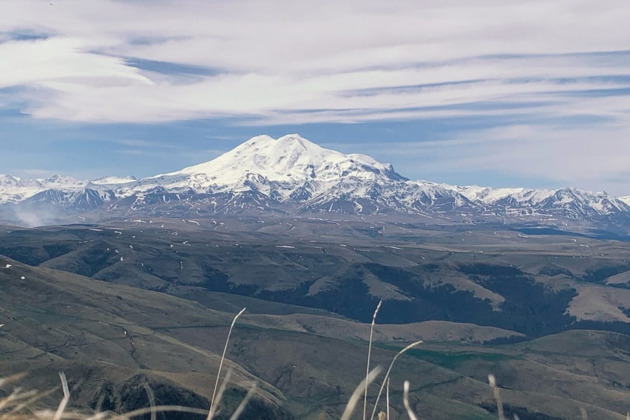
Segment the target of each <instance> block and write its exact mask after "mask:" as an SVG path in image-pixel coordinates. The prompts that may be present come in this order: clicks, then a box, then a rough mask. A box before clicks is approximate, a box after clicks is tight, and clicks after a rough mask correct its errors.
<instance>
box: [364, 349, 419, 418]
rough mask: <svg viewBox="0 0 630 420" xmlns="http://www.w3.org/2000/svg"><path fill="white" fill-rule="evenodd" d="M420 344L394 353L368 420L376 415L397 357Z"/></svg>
mask: <svg viewBox="0 0 630 420" xmlns="http://www.w3.org/2000/svg"><path fill="white" fill-rule="evenodd" d="M420 344H422V341H416V342H413V343H411V344H409V345H408V346H407V347H405V348H404V349H402V350H400V351H399V352H398V353H396V356H394V358H393V359H392V362H391V363H390V364H389V368H387V373H385V378H383V383H382V384H381V388H380V389H379V390H378V395H377V396H376V401H375V402H374V409H373V410H372V415H371V416H370V420H374V416H375V415H376V409H377V407H378V402H379V401H380V399H381V394H382V393H383V388H384V387H385V383H386V382H387V381H388V380H389V374H390V373H391V371H392V368H393V367H394V363H396V359H398V357H399V356H401V355H402V354H404V353H406V352H407V351H409V350H411V349H412V348H414V347H416V346H418V345H420ZM388 409H389V407H388Z"/></svg>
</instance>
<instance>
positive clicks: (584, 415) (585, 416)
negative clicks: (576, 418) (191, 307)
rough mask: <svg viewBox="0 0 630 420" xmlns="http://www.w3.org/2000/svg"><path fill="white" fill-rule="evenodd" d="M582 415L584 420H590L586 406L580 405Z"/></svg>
mask: <svg viewBox="0 0 630 420" xmlns="http://www.w3.org/2000/svg"><path fill="white" fill-rule="evenodd" d="M580 416H581V417H582V420H588V413H587V412H586V409H585V408H584V407H580Z"/></svg>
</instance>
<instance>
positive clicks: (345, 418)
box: [341, 366, 382, 420]
mask: <svg viewBox="0 0 630 420" xmlns="http://www.w3.org/2000/svg"><path fill="white" fill-rule="evenodd" d="M381 370H382V369H381V367H380V366H377V367H375V368H374V370H372V372H370V373H368V376H367V377H366V378H365V379H363V380H362V381H361V383H360V384H359V385H358V386H357V387H356V388H355V390H354V392H353V393H352V395H351V396H350V399H349V400H348V404H346V409H345V410H344V411H343V414H342V415H341V420H349V419H350V416H351V415H352V412H353V411H354V408H355V407H356V405H357V403H358V402H359V398H361V394H362V393H363V392H364V390H365V385H366V384H368V385H369V384H370V382H372V381H374V379H376V377H377V376H378V374H379V373H381Z"/></svg>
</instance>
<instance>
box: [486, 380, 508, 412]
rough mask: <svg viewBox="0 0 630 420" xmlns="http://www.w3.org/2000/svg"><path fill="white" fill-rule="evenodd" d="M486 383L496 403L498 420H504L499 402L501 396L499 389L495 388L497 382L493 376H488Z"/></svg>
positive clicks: (501, 403)
mask: <svg viewBox="0 0 630 420" xmlns="http://www.w3.org/2000/svg"><path fill="white" fill-rule="evenodd" d="M488 383H489V384H490V387H491V388H492V394H493V395H494V400H495V401H496V402H497V413H498V415H499V420H505V416H504V414H503V402H502V401H501V394H499V387H497V380H496V378H495V377H494V375H488Z"/></svg>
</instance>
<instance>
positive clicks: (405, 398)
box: [403, 381, 418, 420]
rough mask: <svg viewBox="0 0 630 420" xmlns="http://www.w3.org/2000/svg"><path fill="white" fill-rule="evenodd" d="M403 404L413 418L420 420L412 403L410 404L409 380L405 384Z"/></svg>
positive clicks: (413, 419)
mask: <svg viewBox="0 0 630 420" xmlns="http://www.w3.org/2000/svg"><path fill="white" fill-rule="evenodd" d="M403 404H404V405H405V410H407V415H408V416H409V418H410V419H411V420H418V417H416V414H415V413H414V412H413V410H412V409H411V405H410V404H409V381H405V383H404V384H403Z"/></svg>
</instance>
